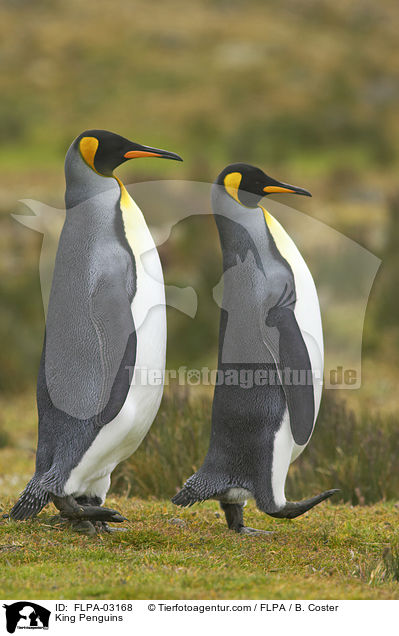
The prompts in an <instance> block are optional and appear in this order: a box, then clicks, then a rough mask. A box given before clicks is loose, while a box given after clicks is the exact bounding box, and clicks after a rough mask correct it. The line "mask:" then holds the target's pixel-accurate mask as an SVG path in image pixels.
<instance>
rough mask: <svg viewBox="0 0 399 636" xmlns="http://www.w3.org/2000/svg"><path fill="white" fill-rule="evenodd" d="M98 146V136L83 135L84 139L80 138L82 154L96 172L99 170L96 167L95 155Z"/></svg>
mask: <svg viewBox="0 0 399 636" xmlns="http://www.w3.org/2000/svg"><path fill="white" fill-rule="evenodd" d="M97 148H98V139H97V138H96V137H82V139H81V140H80V143H79V150H80V154H81V155H82V157H83V159H84V160H85V162H86V163H87V165H88V166H90V168H91V169H92V170H94V172H97V170H96V169H95V167H94V157H95V156H96V152H97Z"/></svg>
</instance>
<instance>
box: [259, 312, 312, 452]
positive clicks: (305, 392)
mask: <svg viewBox="0 0 399 636" xmlns="http://www.w3.org/2000/svg"><path fill="white" fill-rule="evenodd" d="M265 323H266V328H268V327H271V328H275V330H277V331H278V344H277V342H276V341H275V339H274V338H273V335H272V334H271V330H269V329H267V331H268V332H269V333H268V334H267V336H266V337H265V344H266V345H267V346H268V348H269V350H270V352H271V353H272V355H273V357H275V359H276V364H277V367H278V370H279V376H280V381H281V384H282V387H283V389H284V394H285V397H286V400H287V408H288V412H289V417H290V426H291V432H292V436H293V438H294V440H295V443H296V444H298V445H299V446H302V445H303V444H306V442H307V441H308V440H309V438H310V436H311V433H312V430H313V423H314V417H315V407H314V393H313V379H312V375H311V373H312V366H311V363H310V358H309V354H308V350H307V348H306V345H305V342H304V339H303V336H302V333H301V330H300V328H299V326H298V323H297V321H296V317H295V314H294V311H293V309H292V308H291V307H289V306H280V305H276V306H275V307H273V308H271V309H270V310H269V312H268V315H267V317H266V320H265Z"/></svg>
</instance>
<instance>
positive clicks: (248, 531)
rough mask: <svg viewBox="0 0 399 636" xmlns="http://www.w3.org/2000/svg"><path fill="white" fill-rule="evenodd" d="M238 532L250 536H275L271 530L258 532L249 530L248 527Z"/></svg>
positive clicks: (254, 529)
mask: <svg viewBox="0 0 399 636" xmlns="http://www.w3.org/2000/svg"><path fill="white" fill-rule="evenodd" d="M236 532H238V534H248V535H250V536H256V535H258V534H263V535H265V534H266V535H271V534H274V532H272V531H271V530H257V529H256V528H249V527H248V526H242V527H241V528H240V529H239V530H236Z"/></svg>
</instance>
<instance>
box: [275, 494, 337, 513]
mask: <svg viewBox="0 0 399 636" xmlns="http://www.w3.org/2000/svg"><path fill="white" fill-rule="evenodd" d="M337 492H340V491H339V489H338V488H334V489H332V490H326V491H325V492H322V493H320V495H316V496H315V497H311V498H310V499H303V501H287V502H286V504H285V505H284V506H283V507H282V508H280V510H277V511H276V512H268V513H267V514H268V515H270V516H271V517H278V518H279V519H295V517H299V516H300V515H303V513H304V512H307V511H308V510H310V509H311V508H313V506H317V504H319V503H321V502H322V501H325V499H328V498H329V497H331V496H332V495H335V493H337Z"/></svg>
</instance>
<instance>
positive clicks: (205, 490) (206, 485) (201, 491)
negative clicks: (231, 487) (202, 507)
mask: <svg viewBox="0 0 399 636" xmlns="http://www.w3.org/2000/svg"><path fill="white" fill-rule="evenodd" d="M226 489H227V488H226V485H224V484H223V483H221V480H218V479H217V477H216V476H212V475H207V474H206V473H202V472H201V471H200V472H198V473H194V475H191V477H190V478H189V479H187V481H186V483H185V484H184V486H183V488H182V489H181V490H180V491H179V492H178V493H177V494H176V495H175V496H174V497H172V503H174V504H176V506H182V507H183V508H186V507H187V506H192V505H193V504H195V503H200V502H201V501H205V500H206V499H211V498H212V497H215V495H217V494H220V493H221V492H223V491H225V490H226Z"/></svg>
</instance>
